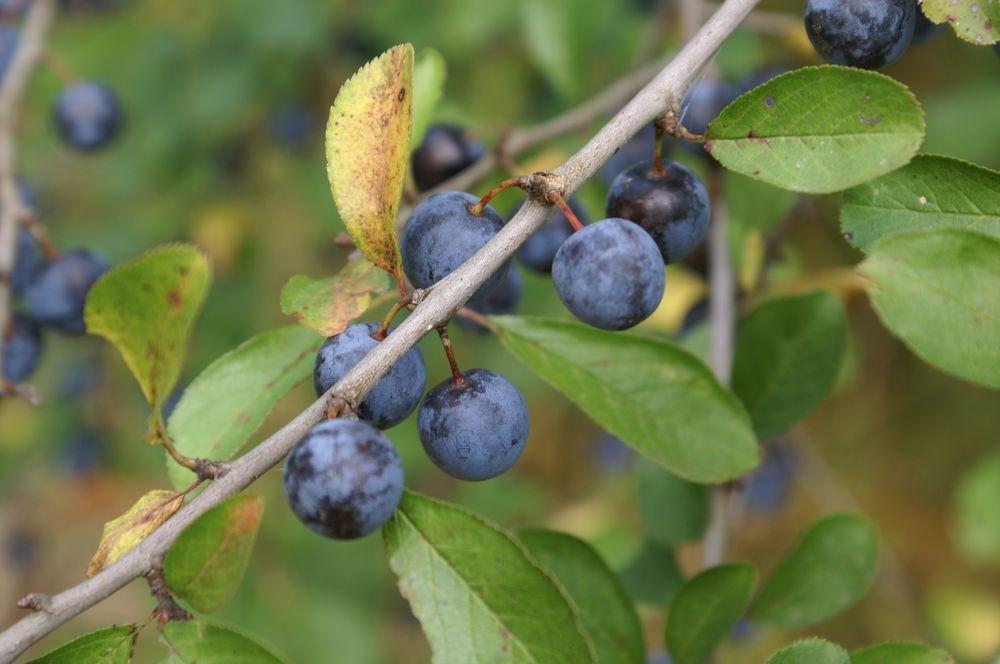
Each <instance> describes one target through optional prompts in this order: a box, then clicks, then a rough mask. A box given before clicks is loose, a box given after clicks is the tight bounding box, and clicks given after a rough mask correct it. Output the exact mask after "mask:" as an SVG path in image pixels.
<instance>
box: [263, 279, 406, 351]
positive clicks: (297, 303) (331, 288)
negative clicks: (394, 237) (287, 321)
mask: <svg viewBox="0 0 1000 664" xmlns="http://www.w3.org/2000/svg"><path fill="white" fill-rule="evenodd" d="M391 288H392V283H390V281H389V280H388V279H386V276H385V273H383V272H380V271H379V270H377V269H376V268H375V267H374V266H373V265H372V264H371V263H369V262H367V261H361V260H357V261H351V262H350V263H348V264H347V265H345V266H344V268H343V269H342V270H341V271H340V272H338V273H337V274H336V276H333V277H328V278H326V279H310V278H309V277H305V276H302V275H301V274H300V275H296V276H294V277H292V278H291V279H289V280H288V283H287V284H285V287H284V288H282V289H281V311H282V313H284V314H287V315H289V316H292V317H294V318H295V320H297V321H298V322H299V323H301V324H302V325H305V326H306V327H308V328H309V329H311V330H315V331H316V332H319V333H320V334H322V335H323V336H324V337H332V336H334V335H336V334H340V333H341V332H343V331H344V330H345V329H346V328H347V326H348V324H349V323H350V322H351V321H352V320H354V319H355V318H357V317H358V316H360V315H361V314H363V313H364V312H365V311H367V310H368V308H369V307H371V306H372V301H373V300H374V298H375V296H376V295H380V294H382V293H386V292H388V291H389V290H390V289H391Z"/></svg>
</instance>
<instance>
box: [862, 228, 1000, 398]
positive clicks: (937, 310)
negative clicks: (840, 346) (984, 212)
mask: <svg viewBox="0 0 1000 664" xmlns="http://www.w3.org/2000/svg"><path fill="white" fill-rule="evenodd" d="M859 269H860V270H861V273H862V274H864V275H865V276H867V277H868V278H869V279H871V280H872V282H873V283H872V284H871V285H870V286H869V287H868V295H869V297H870V298H871V300H872V304H874V306H875V310H876V311H877V312H878V315H879V317H880V318H881V319H882V323H883V324H885V326H886V327H888V328H889V330H890V331H891V332H892V333H893V334H895V335H896V336H897V337H899V338H900V339H902V340H903V341H904V342H905V343H906V345H907V346H909V347H910V349H911V350H912V351H913V352H914V353H916V354H917V355H919V356H920V357H921V358H922V359H923V360H924V361H926V362H929V363H930V364H933V365H934V366H936V367H938V368H939V369H941V370H942V371H945V372H947V373H950V374H953V375H955V376H958V377H960V378H964V379H966V380H969V381H972V382H974V383H979V384H980V385H985V386H987V387H992V388H994V389H997V388H1000V345H997V339H1000V288H995V287H991V286H990V285H991V284H992V285H995V284H997V283H1000V239H997V238H994V237H988V236H985V235H981V234H978V233H972V232H970V231H958V230H944V231H923V232H920V233H904V234H900V235H894V236H892V237H887V238H885V239H883V240H881V241H880V242H878V243H876V244H875V246H874V247H872V251H871V255H869V257H868V260H866V261H865V262H864V263H862V264H861V266H860V268H859Z"/></svg>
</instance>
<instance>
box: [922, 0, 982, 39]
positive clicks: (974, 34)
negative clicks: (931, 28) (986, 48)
mask: <svg viewBox="0 0 1000 664" xmlns="http://www.w3.org/2000/svg"><path fill="white" fill-rule="evenodd" d="M921 6H922V7H923V10H924V14H926V15H927V18H929V19H930V20H931V21H933V22H934V23H944V22H945V21H947V22H948V23H950V24H951V27H952V28H954V30H955V34H956V35H958V36H959V37H961V38H962V39H964V40H965V41H967V42H972V43H973V44H980V45H983V44H995V43H996V42H997V40H998V39H1000V4H998V3H997V2H996V0H923V2H922V3H921ZM918 11H919V10H918Z"/></svg>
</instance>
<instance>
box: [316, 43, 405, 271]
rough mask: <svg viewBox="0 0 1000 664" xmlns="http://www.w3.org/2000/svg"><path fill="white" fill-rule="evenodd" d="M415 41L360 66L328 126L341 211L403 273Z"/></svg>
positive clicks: (375, 254) (379, 256)
mask: <svg viewBox="0 0 1000 664" xmlns="http://www.w3.org/2000/svg"><path fill="white" fill-rule="evenodd" d="M412 102H413V46H411V45H410V44H401V45H399V46H393V47H392V48H390V49H389V50H388V51H386V52H385V53H383V54H382V55H380V56H378V57H377V58H375V59H374V60H372V61H371V62H369V63H368V64H366V65H365V66H364V67H362V68H361V69H359V70H358V71H357V72H355V74H354V76H352V77H351V78H350V79H349V80H348V81H347V82H346V83H344V85H342V86H341V88H340V92H339V93H338V94H337V99H336V101H334V102H333V107H332V108H331V109H330V119H329V121H328V123H327V126H326V165H327V167H326V172H327V177H328V178H329V180H330V188H331V190H332V192H333V200H334V201H335V202H336V204H337V212H339V213H340V218H341V219H342V220H343V222H344V225H345V226H346V227H347V232H348V233H349V234H350V235H351V238H352V239H353V240H354V244H355V245H357V247H358V249H360V250H361V253H363V254H364V255H365V256H366V257H367V258H368V260H370V261H371V262H372V263H374V264H375V265H376V266H378V267H380V268H382V269H383V270H385V271H386V272H388V273H389V274H391V275H393V276H395V277H396V279H397V280H399V279H401V278H402V263H401V259H400V255H399V241H398V239H397V237H396V212H397V210H398V209H399V198H400V196H401V195H402V193H403V178H404V176H405V174H406V165H407V162H408V161H409V156H410V135H411V132H412V124H413V122H412V120H413V116H412V114H413V108H412Z"/></svg>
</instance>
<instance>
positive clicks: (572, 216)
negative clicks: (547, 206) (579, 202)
mask: <svg viewBox="0 0 1000 664" xmlns="http://www.w3.org/2000/svg"><path fill="white" fill-rule="evenodd" d="M545 198H546V199H548V201H549V202H550V203H552V204H554V205H555V206H556V207H558V208H559V209H560V210H561V211H562V213H563V215H565V217H566V220H567V221H569V225H570V226H572V227H573V230H574V231H579V230H583V224H581V223H580V220H579V219H577V218H576V213H575V212H573V208H571V207H570V206H569V203H567V202H566V199H565V198H563V196H562V194H560V193H559V192H558V191H555V190H552V191H550V192H549V193H547V194H546V195H545Z"/></svg>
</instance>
